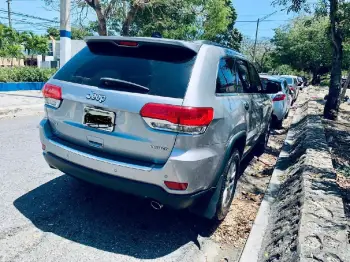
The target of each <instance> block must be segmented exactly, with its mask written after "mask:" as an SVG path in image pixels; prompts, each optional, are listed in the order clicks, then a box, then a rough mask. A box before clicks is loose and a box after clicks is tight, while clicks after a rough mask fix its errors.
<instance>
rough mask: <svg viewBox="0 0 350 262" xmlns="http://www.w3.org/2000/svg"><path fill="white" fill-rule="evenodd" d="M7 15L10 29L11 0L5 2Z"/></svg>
mask: <svg viewBox="0 0 350 262" xmlns="http://www.w3.org/2000/svg"><path fill="white" fill-rule="evenodd" d="M6 2H7V14H8V17H9V27H10V28H12V21H11V0H7V1H6Z"/></svg>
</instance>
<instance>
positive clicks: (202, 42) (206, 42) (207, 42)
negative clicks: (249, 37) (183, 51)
mask: <svg viewBox="0 0 350 262" xmlns="http://www.w3.org/2000/svg"><path fill="white" fill-rule="evenodd" d="M193 42H194V43H197V44H202V45H204V44H205V45H215V46H219V47H224V48H228V47H227V46H224V45H221V44H219V43H216V42H213V41H209V40H196V41H193Z"/></svg>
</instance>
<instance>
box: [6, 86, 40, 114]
mask: <svg viewBox="0 0 350 262" xmlns="http://www.w3.org/2000/svg"><path fill="white" fill-rule="evenodd" d="M43 111H44V99H43V97H42V94H41V91H38V90H31V91H11V92H0V119H1V118H5V117H6V118H7V117H16V116H23V115H34V114H40V113H42V112H43Z"/></svg>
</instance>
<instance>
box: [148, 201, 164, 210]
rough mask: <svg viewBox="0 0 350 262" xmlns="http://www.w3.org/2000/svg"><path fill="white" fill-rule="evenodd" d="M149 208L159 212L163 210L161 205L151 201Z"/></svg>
mask: <svg viewBox="0 0 350 262" xmlns="http://www.w3.org/2000/svg"><path fill="white" fill-rule="evenodd" d="M151 207H152V208H153V209H155V210H161V209H162V208H163V205H162V204H161V203H159V202H157V201H154V200H152V201H151Z"/></svg>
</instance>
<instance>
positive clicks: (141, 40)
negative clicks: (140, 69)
mask: <svg viewBox="0 0 350 262" xmlns="http://www.w3.org/2000/svg"><path fill="white" fill-rule="evenodd" d="M85 42H86V43H87V44H89V43H98V42H105V43H106V42H109V43H113V44H116V45H119V44H118V43H121V42H131V43H138V44H139V45H159V46H172V47H178V48H184V49H187V50H189V51H192V52H194V53H196V54H197V53H198V51H199V49H200V47H201V45H200V44H198V43H191V42H186V41H180V40H173V39H166V38H154V37H123V36H92V37H87V38H85ZM131 47H132V46H131Z"/></svg>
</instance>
